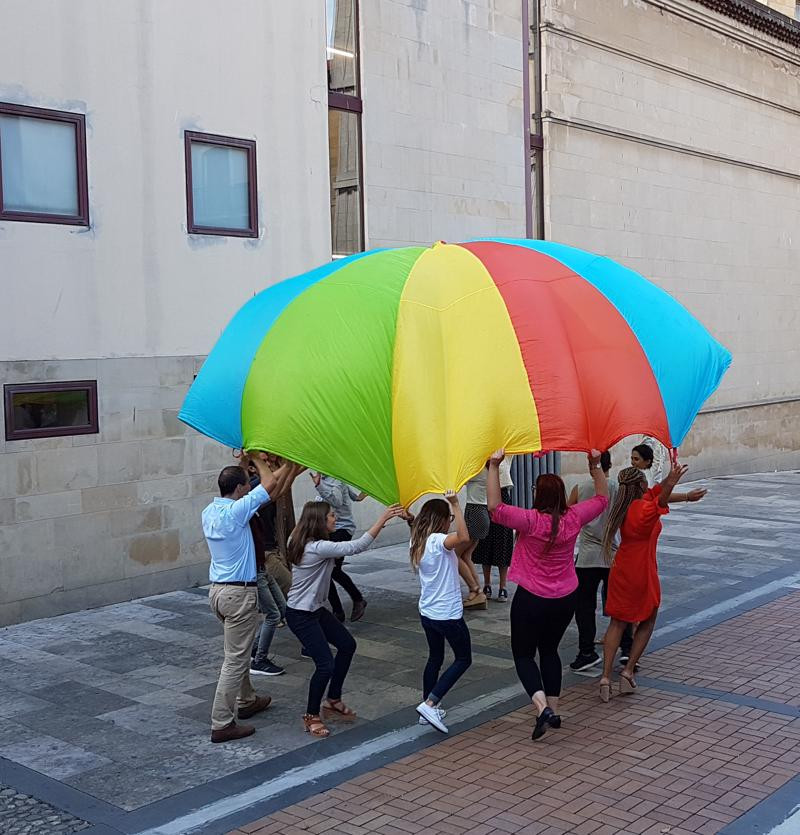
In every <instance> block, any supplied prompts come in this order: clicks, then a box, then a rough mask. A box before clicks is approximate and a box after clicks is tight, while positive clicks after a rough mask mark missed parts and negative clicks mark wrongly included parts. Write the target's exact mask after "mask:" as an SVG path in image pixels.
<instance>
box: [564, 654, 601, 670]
mask: <svg viewBox="0 0 800 835" xmlns="http://www.w3.org/2000/svg"><path fill="white" fill-rule="evenodd" d="M599 663H600V656H599V655H598V654H597V653H596V652H590V653H585V652H579V653H578V655H577V657H576V658H575V660H574V661H573V662H572V663H571V664H570V665H569V668H570V670H572V671H573V672H576V673H579V672H580V671H581V670H588V669H589V668H590V667H594V665H595V664H599Z"/></svg>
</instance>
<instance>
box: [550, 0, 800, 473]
mask: <svg viewBox="0 0 800 835" xmlns="http://www.w3.org/2000/svg"><path fill="white" fill-rule="evenodd" d="M543 5H544V17H543V23H544V27H543V31H542V61H543V66H544V72H545V85H544V95H543V112H544V120H543V121H544V126H543V130H544V143H545V149H546V151H545V191H546V197H545V201H546V205H545V220H546V237H547V238H551V239H553V240H558V241H562V242H564V243H567V244H573V245H576V246H580V247H583V248H585V249H589V250H595V251H598V252H602V253H603V254H605V255H608V256H610V257H611V258H615V259H618V260H619V261H621V262H622V263H624V264H626V265H628V266H630V267H632V268H633V269H636V270H638V271H639V272H641V273H642V274H644V275H645V276H647V277H649V278H651V279H652V280H653V281H655V282H656V283H657V284H659V285H660V286H661V287H663V288H664V289H665V290H667V292H669V293H670V294H671V295H673V296H674V297H675V298H677V299H678V300H679V301H681V302H682V303H683V304H685V305H686V307H687V308H688V309H689V310H691V311H692V312H693V313H694V314H695V315H696V316H697V317H698V318H699V319H700V320H701V321H702V322H703V323H704V324H705V325H706V326H707V327H708V328H709V330H710V331H711V332H712V334H714V335H715V336H716V337H717V338H718V339H719V340H720V341H721V342H722V343H723V344H725V345H726V346H727V347H728V348H729V349H730V350H731V352H732V354H733V365H732V367H731V369H730V370H729V372H728V374H727V375H726V377H725V378H724V380H723V383H722V385H721V387H720V389H719V391H718V392H717V394H716V395H714V396H713V397H712V398H711V400H710V401H709V403H708V404H707V407H706V409H704V413H703V414H701V415H700V416H699V418H698V420H697V423H696V425H695V427H694V428H693V430H692V432H691V433H690V435H689V437H688V438H687V440H686V441H685V443H684V445H683V448H682V453H683V457H684V458H685V459H686V460H688V461H689V462H690V464H692V467H693V471H694V472H695V474H696V475H710V474H715V473H724V472H731V471H739V472H741V471H763V470H771V469H776V468H777V469H782V468H787V467H797V466H800V376H799V375H798V370H797V369H798V367H800V238H799V237H798V229H800V97H799V96H798V90H800V53H798V52H797V50H793V49H791V48H790V47H788V46H787V45H786V44H783V43H781V42H779V41H777V40H773V39H772V38H770V37H768V36H766V35H763V34H761V33H758V32H755V31H749V30H747V29H746V28H744V27H742V26H741V25H740V24H737V23H736V22H735V21H732V20H730V19H728V18H724V17H721V16H719V15H716V14H714V13H712V12H710V11H708V10H707V9H705V8H703V7H701V6H700V5H699V4H691V3H686V2H682V0H674V2H673V0H666V1H665V2H659V3H651V2H648V0H644V2H638V3H628V2H624V0H547V2H545V3H544V4H543ZM687 9H688V10H689V13H688V14H687ZM671 10H674V12H675V13H672V11H671ZM678 12H680V14H678ZM676 338H679V335H676ZM567 463H568V465H569V462H567Z"/></svg>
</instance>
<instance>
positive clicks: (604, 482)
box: [586, 449, 608, 498]
mask: <svg viewBox="0 0 800 835" xmlns="http://www.w3.org/2000/svg"><path fill="white" fill-rule="evenodd" d="M586 457H587V458H588V459H589V474H590V475H591V477H592V481H593V482H594V494H595V496H605V498H608V479H607V478H606V474H605V473H604V472H603V470H602V468H601V467H600V451H599V450H597V449H593V450H592V451H591V452H590V453H589V454H588V455H587V456H586Z"/></svg>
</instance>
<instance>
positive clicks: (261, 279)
mask: <svg viewBox="0 0 800 835" xmlns="http://www.w3.org/2000/svg"><path fill="white" fill-rule="evenodd" d="M324 47H325V31H324V4H323V3H321V2H318V3H263V2H260V0H242V2H240V3H238V4H237V9H236V13H235V14H234V13H232V11H231V9H230V8H229V7H228V6H225V5H224V4H219V3H212V2H208V0H201V2H197V1H196V0H195V2H189V0H175V2H169V3H159V2H155V0H118V2H114V3H102V2H97V0H77V2H74V3H70V4H68V5H65V4H63V3H60V2H57V0H42V2H37V3H33V4H31V3H26V2H23V0H9V2H7V3H6V4H5V5H4V8H3V26H2V27H0V80H1V81H0V101H3V102H11V103H15V104H26V105H32V106H37V107H44V108H53V109H61V110H68V111H73V112H78V113H83V114H85V116H86V125H87V146H88V148H87V157H88V179H89V202H90V217H91V226H90V228H88V229H84V228H81V227H75V226H61V225H49V224H41V223H19V222H8V221H0V264H2V276H3V285H4V300H5V303H4V305H3V307H2V311H0V358H2V361H0V383H16V382H51V381H58V380H62V381H64V380H83V379H93V380H97V384H98V399H99V414H100V433H99V435H83V436H75V437H64V438H53V439H43V440H35V441H11V442H6V441H5V440H3V439H4V438H5V433H4V432H2V430H0V625H1V624H5V623H9V622H14V621H17V620H21V619H29V618H33V617H41V616H47V615H52V614H56V613H59V612H62V611H66V610H73V609H79V608H84V607H88V606H93V605H99V604H100V603H107V602H112V601H115V600H122V599H127V598H130V597H135V596H137V595H142V594H148V593H155V592H158V591H165V590H170V589H174V588H180V587H185V586H187V585H191V584H193V583H197V582H205V581H206V579H207V576H208V552H207V549H206V545H205V542H204V540H203V536H202V529H201V527H200V520H199V514H200V511H201V509H202V508H203V507H204V506H205V504H207V502H208V501H209V498H210V496H211V495H212V494H214V493H215V492H216V484H215V481H216V474H217V473H218V471H219V468H220V466H221V465H223V464H225V463H228V462H229V461H230V460H231V457H230V456H231V453H230V450H226V449H223V448H222V447H221V446H220V445H219V444H216V443H215V442H213V441H209V440H208V439H205V438H203V437H202V436H200V435H198V434H197V433H195V432H193V431H191V430H188V429H187V427H185V426H184V425H183V424H182V423H180V422H179V421H178V420H177V412H178V409H179V408H180V405H181V403H182V400H183V397H184V395H185V393H186V391H187V389H188V387H189V385H191V383H192V380H193V377H194V374H195V373H196V371H197V370H198V368H199V366H200V364H201V362H202V359H203V355H204V354H206V353H207V352H208V350H209V349H210V347H211V345H212V344H213V343H214V341H215V340H216V338H217V336H218V334H219V333H220V331H221V329H222V328H223V327H224V326H225V325H226V324H227V322H228V320H229V319H230V317H231V316H232V315H233V313H234V312H235V311H236V310H237V309H238V308H239V307H240V306H241V305H242V304H243V303H244V302H245V301H246V300H247V299H248V298H250V297H251V296H252V295H253V294H254V293H256V292H258V291H259V290H261V289H263V288H264V287H265V286H266V285H268V284H269V283H271V282H273V281H276V280H278V279H281V278H285V277H287V276H290V275H293V274H296V273H299V272H303V271H305V270H307V269H309V268H311V267H313V266H316V265H318V264H320V263H323V262H325V261H326V260H327V259H328V258H329V257H330V220H329V194H328V170H327V168H328V148H327V94H326V83H325V49H324ZM184 130H194V131H203V132H208V133H218V134H223V135H227V136H234V137H239V138H245V139H255V140H256V142H257V170H258V209H259V236H258V238H253V239H248V238H235V237H218V236H205V235H188V234H187V232H186V196H185V194H186V189H185V173H184V142H183V133H184ZM306 491H307V488H306ZM299 495H300V497H301V498H302V496H303V493H302V491H301V492H300V494H299Z"/></svg>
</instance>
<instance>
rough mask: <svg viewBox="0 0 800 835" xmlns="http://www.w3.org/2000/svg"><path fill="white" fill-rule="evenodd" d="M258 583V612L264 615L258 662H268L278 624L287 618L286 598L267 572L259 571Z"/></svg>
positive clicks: (257, 654)
mask: <svg viewBox="0 0 800 835" xmlns="http://www.w3.org/2000/svg"><path fill="white" fill-rule="evenodd" d="M256 580H257V582H258V610H259V611H260V612H261V613H262V614H263V615H264V622H263V623H262V624H261V631H260V632H259V633H258V635H257V637H256V642H255V646H254V647H253V649H254V650H255V655H256V661H257V662H261V661H266V660H267V656H268V655H269V648H270V646H271V645H272V639H273V638H274V637H275V630H276V629H277V628H278V624H279V623H280V622H281V620H283V618H285V617H286V598H285V597H284V596H283V592H282V591H281V587H280V586H279V585H278V581H277V580H276V579H275V578H274V577H273V576H272V575H271V574H269V573H267V572H266V571H259V572H258V575H257V577H256Z"/></svg>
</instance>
